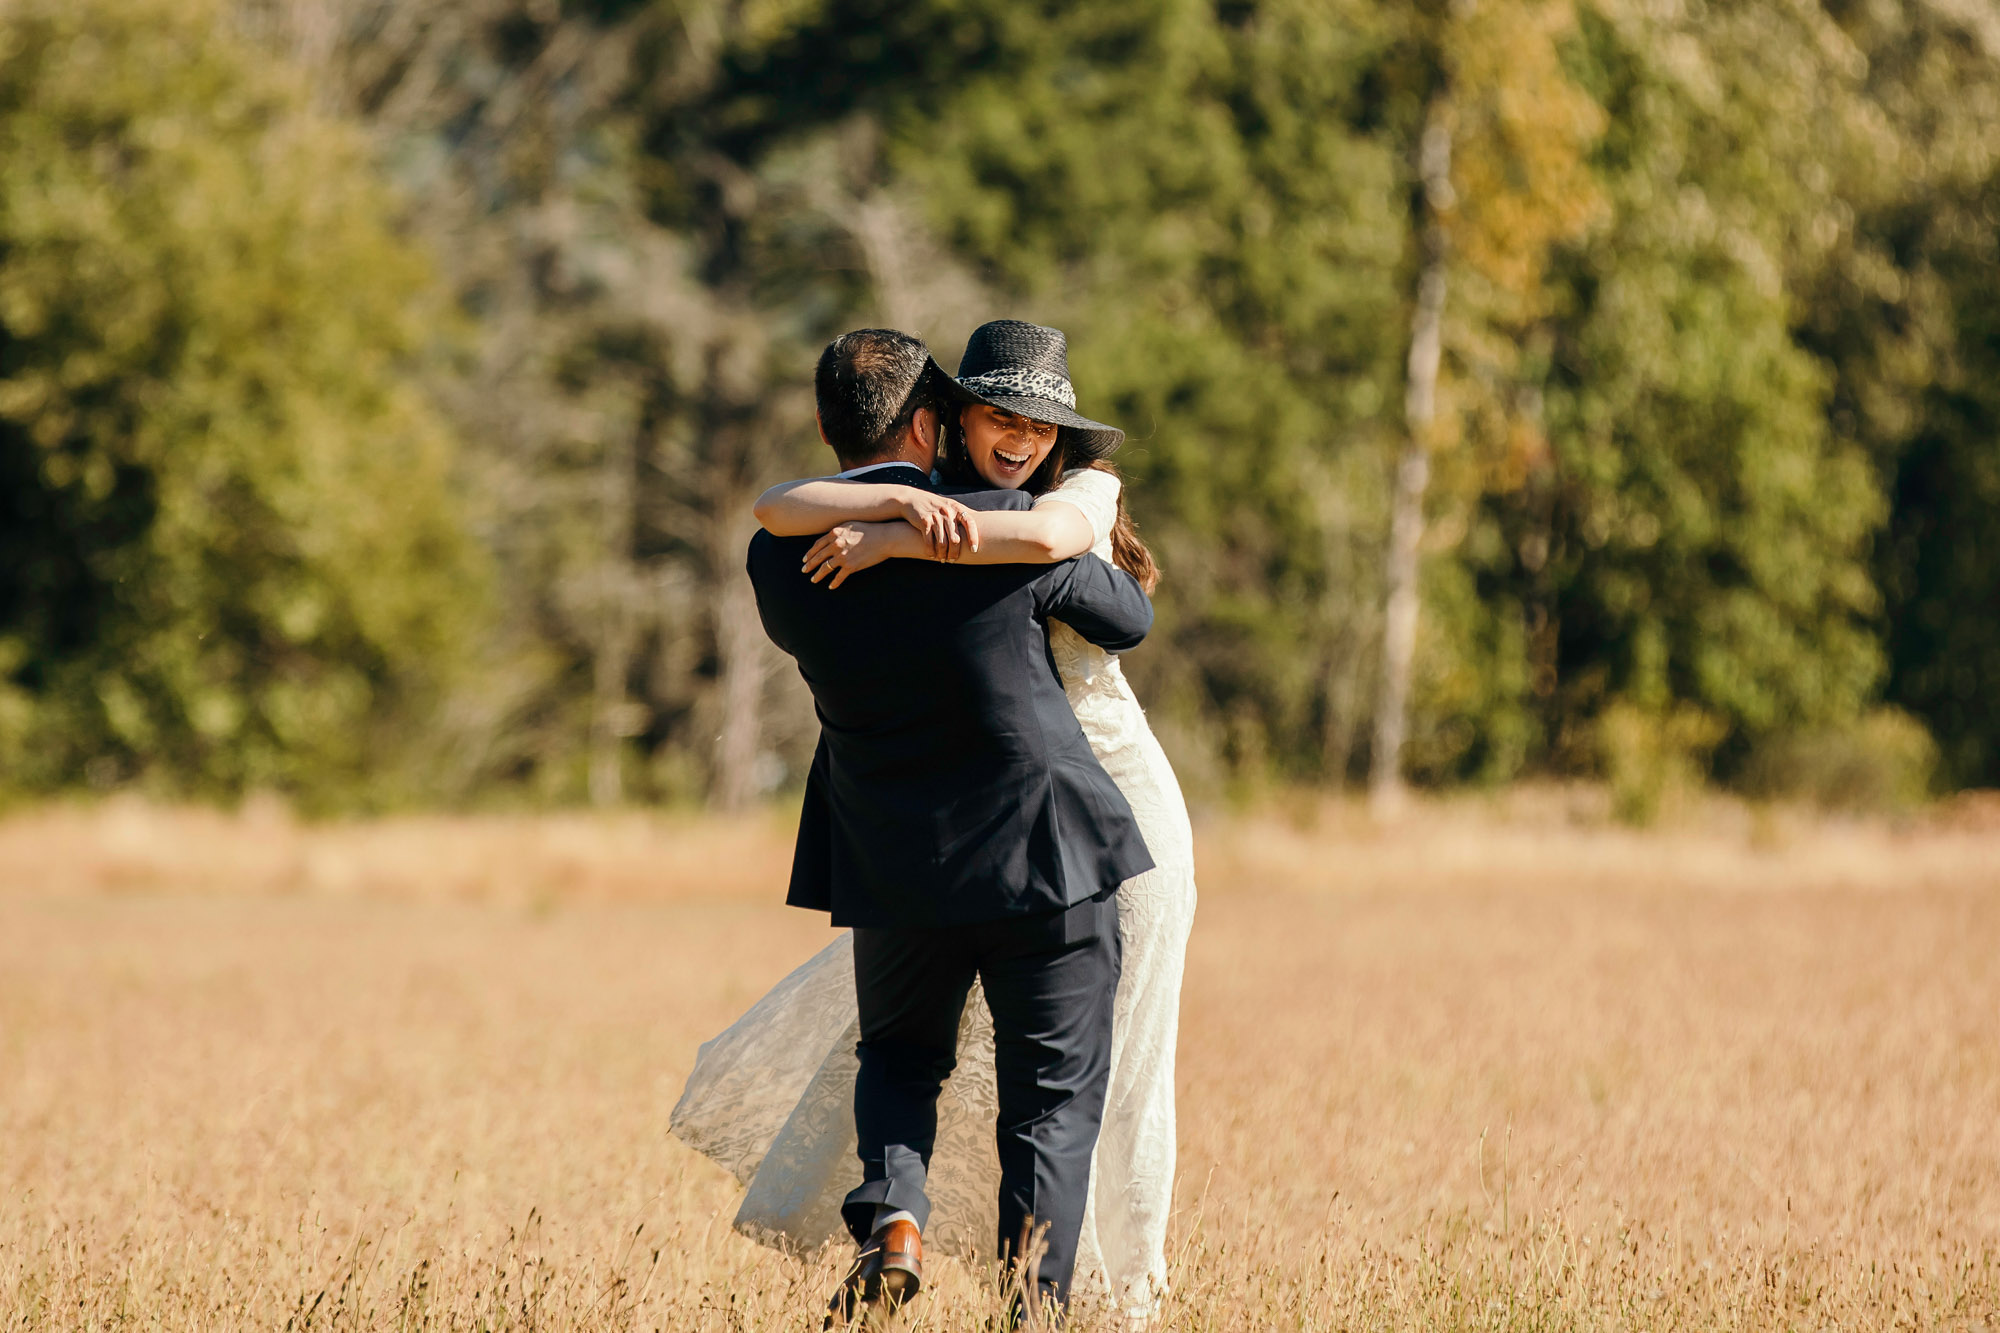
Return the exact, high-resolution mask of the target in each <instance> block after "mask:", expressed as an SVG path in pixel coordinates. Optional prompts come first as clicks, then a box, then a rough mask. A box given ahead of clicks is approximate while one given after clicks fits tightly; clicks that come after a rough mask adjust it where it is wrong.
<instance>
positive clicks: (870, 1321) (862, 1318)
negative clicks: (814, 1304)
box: [821, 1268, 924, 1329]
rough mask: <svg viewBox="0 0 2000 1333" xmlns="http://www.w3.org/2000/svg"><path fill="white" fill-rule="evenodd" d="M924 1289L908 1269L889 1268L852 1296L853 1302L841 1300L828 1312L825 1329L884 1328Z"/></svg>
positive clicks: (921, 1281) (922, 1284)
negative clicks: (886, 1323) (885, 1322)
mask: <svg viewBox="0 0 2000 1333" xmlns="http://www.w3.org/2000/svg"><path fill="white" fill-rule="evenodd" d="M923 1287H924V1280H923V1278H922V1277H921V1276H919V1275H918V1274H917V1273H915V1272H913V1271H911V1270H910V1269H907V1268H885V1269H883V1270H882V1271H881V1272H880V1273H878V1274H877V1275H876V1276H875V1278H874V1280H873V1281H871V1282H869V1283H868V1285H866V1286H864V1287H863V1288H862V1289H861V1290H860V1291H858V1292H854V1293H852V1294H851V1299H845V1300H838V1301H837V1303H836V1304H835V1306H834V1308H833V1309H831V1310H829V1311H827V1317H826V1322H825V1323H823V1324H822V1325H821V1327H822V1328H829V1329H840V1328H855V1327H859V1328H866V1329H873V1328H878V1327H883V1326H884V1322H883V1321H886V1320H890V1319H893V1318H894V1317H895V1316H896V1315H898V1314H900V1313H901V1312H902V1308H903V1306H905V1305H907V1304H908V1303H909V1302H910V1301H911V1299H913V1298H914V1297H915V1296H916V1294H917V1293H918V1292H919V1291H922V1290H923Z"/></svg>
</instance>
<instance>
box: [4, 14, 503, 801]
mask: <svg viewBox="0 0 2000 1333" xmlns="http://www.w3.org/2000/svg"><path fill="white" fill-rule="evenodd" d="M393 216H394V210H393V206H392V201H391V200H390V199H389V197H388V196H387V195H386V194H385V193H384V191H383V190H382V188H381V187H380V185H379V184H378V183H377V182H376V181H375V180H374V178H373V174H372V170H371V166H370V162H369V159H368V155H367V152H366V148H365V145H364V143H363V142H362V141H361V140H360V139H359V137H358V136H357V135H356V134H355V133H354V132H353V131H352V130H350V129H347V128H345V127H343V126H341V125H339V124H337V123H334V122H332V121H329V120H327V119H325V118H324V117H321V116H318V115H315V114H313V113H312V112H311V111H310V110H309V109H308V108H307V106H306V104H305V99H304V97H303V94H302V90H301V88H300V87H299V85H298V83H297V81H296V80H295V79H294V78H292V77H291V76H289V75H288V74H287V73H286V72H285V71H284V70H283V68H282V67H279V66H275V65H274V64H273V63H272V62H270V61H269V60H268V59H266V58H265V57H263V56H262V55H261V54H260V53H259V52H256V51H254V50H252V49H250V48H249V47H247V46H245V45H242V44H240V43H238V42H236V41H234V40H232V39H231V38H230V37H229V36H228V35H227V31H226V28H225V27H224V25H223V24H222V23H221V21H220V15H219V14H218V13H216V12H214V11H212V10H209V9H208V8H207V7H205V6H203V5H199V4H189V3H185V0H175V2H173V3H169V2H167V0H161V2H160V3H127V2H125V0H120V2H119V3H95V2H85V3H73V2H72V0H23V2H22V3H18V4H14V5H11V6H9V7H8V8H7V10H6V12H5V15H4V17H0V505H4V507H5V520H4V522H0V673H4V674H0V781H4V782H6V783H7V784H9V785H12V786H16V787H22V788H29V789H38V790H40V789H50V788H54V787H58V786H64V785H70V784H75V783H79V782H81V781H83V780H85V779H88V780H90V781H92V782H95V783H98V784H100V785H102V784H105V783H111V782H118V781H124V780H138V781H141V782H143V783H145V784H146V785H148V786H150V787H153V788H155V789H160V790H167V791H190V792H204V793H215V794H227V793H232V792H239V791H242V790H244V789H246V788H252V787H275V788H279V789H282V790H285V791H289V792H294V793H297V794H299V795H301V796H303V797H306V798H308V799H311V800H320V801H325V800H357V799H377V798H380V797H385V796H388V795H392V794H396V793H397V791H398V788H397V787H396V786H395V785H394V779H396V778H397V777H401V778H402V779H403V780H404V783H405V785H404V786H403V787H402V788H401V792H402V793H403V794H418V793H419V792H421V794H425V795H429V794H431V793H430V792H429V791H428V790H423V789H422V788H421V787H420V786H419V785H418V784H420V783H422V782H423V781H424V780H425V775H426V774H430V775H433V776H434V775H435V773H436V771H437V770H436V769H435V768H433V767H431V765H432V762H433V761H434V760H436V759H437V755H436V754H435V753H428V754H427V753H426V751H431V750H434V748H435V747H438V746H440V745H441V744H442V742H443V741H444V740H445V739H446V738H448V736H449V733H450V728H449V726H448V725H446V724H444V723H442V722H441V720H440V719H439V717H438V716H437V714H436V712H435V711H434V710H436V709H437V708H438V707H439V706H440V705H441V703H442V701H443V699H444V697H445V691H446V690H447V688H448V686H449V685H450V683H451V681H452V673H453V664H454V662H455V661H457V660H458V658H459V655H460V654H461V652H462V650H463V648H464V646H465V644H466V643H467V641H468V639H469V637H470V631H471V629H472V628H473V627H474V625H475V624H476V619H475V618H476V616H477V614H478V608H479V606H480V604H481V601H482V597H483V594H484V587H483V585H482V583H481V581H480V573H479V571H480V566H479V564H478V562H477V561H476V560H474V559H473V558H472V555H471V552H470V549H469V547H468V545H467V543H466V541H465V540H464V538H463V536H462V534H461V530H460V527H459V524H458V521H457V518H456V515H455V513H454V508H453V504H452V501H451V495H452V484H453V479H452V477H451V467H452V448H451V438H450V436H449V434H448V433H447V432H446V430H445V429H444V427H443V426H442V425H441V423H440V422H439V420H438V418H437V417H436V415H435V414H434V413H433V412H432V411H431V410H430V409H429V408H428V407H427V405H426V403H425V400H424V398H423V396H422V395H421V393H420V392H419V391H418V389H417V387H416V386H415V384H414V382H413V370H412V367H413V363H414V362H415V361H416V360H417V359H418V358H420V357H421V356H422V355H423V354H425V353H426V351H427V348H426V341H427V339H428V338H429V337H430V336H431V331H432V330H433V329H435V328H437V327H439V326H440V316H441V312H440V311H439V310H438V309H437V307H436V305H435V303H434V302H433V300H432V292H431V288H430V285H429V282H428V276H427V273H426V269H425V266H424V265H423V264H422V263H421V262H420V260H419V258H418V257H417V255H416V254H415V253H414V252H413V251H412V250H411V249H410V248H409V247H408V246H407V245H405V244H404V243H402V242H401V241H399V240H398V239H397V237H396V235H395V233H394V230H393V228H392V225H391V224H392V219H393Z"/></svg>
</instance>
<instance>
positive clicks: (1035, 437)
mask: <svg viewBox="0 0 2000 1333" xmlns="http://www.w3.org/2000/svg"><path fill="white" fill-rule="evenodd" d="M959 425H960V426H961V427H963V428H964V431H965V456H966V459H967V461H969V462H970V463H971V464H972V470H973V471H975V472H977V473H978V474H979V475H980V476H981V477H983V478H985V480H986V483H987V485H989V486H994V487H998V488H999V489H1001V490H1003V491H1011V490H1015V489H1017V488H1018V487H1020V485H1021V484H1022V483H1023V482H1025V481H1027V479H1028V478H1029V477H1032V476H1034V475H1035V469H1036V468H1038V467H1040V466H1041V465H1042V460H1043V459H1045V458H1047V457H1048V456H1049V450H1051V449H1053V448H1055V447H1056V428H1055V427H1054V426H1051V425H1049V424H1048V423H1047V422H1045V421H1031V420H1029V419H1028V418H1027V417H1024V416H1019V415H1016V414H1015V413H1013V412H1009V411H1007V410H1006V409H1005V408H1001V407H988V406H986V405H984V404H980V403H975V404H974V405H972V406H971V407H968V408H966V409H965V411H964V412H963V413H962V414H961V415H960V417H959Z"/></svg>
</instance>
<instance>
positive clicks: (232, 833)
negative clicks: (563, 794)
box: [0, 793, 2000, 1333]
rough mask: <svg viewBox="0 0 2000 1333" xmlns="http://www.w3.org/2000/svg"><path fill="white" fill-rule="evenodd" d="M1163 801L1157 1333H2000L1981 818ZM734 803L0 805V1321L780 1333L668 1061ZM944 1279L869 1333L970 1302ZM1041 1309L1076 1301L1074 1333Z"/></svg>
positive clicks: (785, 1297)
mask: <svg viewBox="0 0 2000 1333" xmlns="http://www.w3.org/2000/svg"><path fill="white" fill-rule="evenodd" d="M1587 807H1588V802H1587V801H1580V798H1576V797H1573V796H1570V795H1565V794H1561V793H1556V794H1545V795H1543V796H1541V797H1533V796H1523V797H1518V798H1514V799H1512V800H1511V801H1510V803H1508V804H1507V805H1506V806H1504V807H1498V806H1493V805H1489V804H1482V803H1476V802H1468V803H1461V804H1454V805H1451V806H1439V807H1432V808H1428V809H1424V810H1421V811H1419V812H1417V813H1415V814H1413V815H1412V816H1411V817H1410V818H1409V820H1408V821H1406V822H1405V823H1404V824H1402V825H1401V826H1399V827H1396V828H1392V829H1387V830H1378V829H1374V828H1372V827H1370V826H1369V825H1367V824H1366V823H1365V822H1364V821H1362V820H1360V819H1359V818H1358V817H1356V816H1355V815H1353V814H1352V813H1350V812H1348V811H1346V810H1344V809H1342V808H1340V807H1320V806H1313V805H1309V804H1304V803H1300V804H1298V805H1296V806H1295V807H1293V808H1289V809H1286V810H1283V811H1276V812H1273V813H1269V814H1266V815H1263V816H1258V817H1254V818H1253V817H1239V818H1232V819H1224V820H1217V821H1213V822H1211V823H1209V824H1207V825H1205V826H1204V827H1203V828H1202V829H1201V830H1200V837H1201V841H1202V854H1203V875H1202V891H1203V899H1202V906H1201V915H1200V918H1199V921H1198V924H1197V928H1196V934H1195V939H1194V944H1193V949H1192V955H1191V959H1190V966H1189V971H1188V983H1187V992H1186V998H1185V1008H1184V1016H1185V1018H1184V1022H1185V1026H1184V1030H1183V1039H1182V1048H1181V1077H1180V1087H1181V1115H1182V1118H1181V1142H1182V1180H1181V1199H1182V1202H1183V1205H1184V1207H1183V1211H1182V1214H1181V1221H1180V1224H1179V1226H1178V1229H1177V1259H1176V1275H1177V1283H1178V1286H1177V1290H1176V1293H1175V1296H1174V1299H1173V1303H1172V1305H1171V1308H1170V1310H1169V1315H1168V1320H1167V1326H1168V1327H1170V1328H1173V1329H1189V1330H1193V1329H1203V1330H1208V1329H1217V1330H1220V1329H1315V1330H1317V1329H1329V1330H1330V1329H1515V1328H1519V1329H1551V1330H1553V1329H1600V1328H1604V1329H1710V1328H1718V1329H1725V1328H1726V1329H1873V1328H1882V1329H1888V1328H1948V1329H1964V1330H1975V1329H1977V1330H1989V1329H2000V830H1995V829H1994V828H1993V827H1991V825H1992V824H1993V823H1994V822H1995V821H1993V820H1991V819H1990V818H1988V819H1984V820H1982V819H1980V818H1977V817H1976V816H1977V815H1978V813H1979V811H1978V809H1976V808H1967V809H1966V810H1963V811H1959V812H1950V811H1948V812H1945V813H1943V814H1940V815H1937V816H1932V817H1929V818H1926V819H1925V820H1923V821H1921V822H1917V823H1913V824H1909V825H1906V826H1901V827H1891V826H1885V825H1873V824H1856V825H1834V824H1816V823H1812V822H1810V821H1805V820H1803V819H1799V820H1787V819H1785V818H1782V817H1777V816H1771V815H1763V816H1757V815H1753V814H1750V813H1746V812H1742V811H1730V810H1723V811H1720V812H1719V813H1717V814H1716V815H1715V816H1714V817H1713V818H1711V819H1709V820H1707V821H1705V822H1704V823H1702V824H1701V825H1700V826H1699V827H1688V828H1682V829H1678V830H1668V831H1664V832H1656V833H1652V834H1646V835H1639V834H1633V833H1629V832H1625V831H1621V830H1617V829H1613V828H1609V827H1606V826H1605V825H1603V824H1602V823H1601V822H1599V821H1598V820H1597V819H1596V818H1595V817H1594V815H1593V814H1592V812H1591V811H1590V810H1589V809H1588V808H1587ZM788 852H789V845H788V833H787V830H786V828H785V825H784V821H783V819H782V818H780V817H777V816H771V817H760V818H757V819H752V820H747V821H742V822H737V823H727V824H725V823H697V822H690V821H682V820H674V819H669V818H645V817H639V816H624V817H615V818H592V817H584V816H574V817H550V818H542V819H534V820H513V821H510V820H503V819H499V818H491V819H407V820H394V821H385V822H376V823H366V824H355V825H329V826H311V825H301V824H297V823H294V822H293V821H291V820H290V819H288V818H287V817H285V816H284V814H283V813H282V812H281V811H278V810H275V809H270V808H262V807H254V806H253V807H252V808H250V809H248V810H246V811H245V812H243V813H241V814H238V815H219V814H209V813H198V812H166V811H158V810H154V809H149V808H147V807H145V806H140V805H129V804H119V803H113V804H108V805H101V806H96V807H88V808H86V807H75V808H53V809H43V810H34V811H25V812H18V813H16V814H14V815H12V816H10V817H8V818H6V819H4V820H0V1327H5V1328H10V1329H42V1328H57V1329H71V1328H75V1329H98V1328H113V1327H133V1328H159V1329H174V1330H181V1329H188V1330H193V1329H250V1328H256V1329H271V1330H277V1329H291V1330H306V1329H328V1330H331V1329H349V1328H352V1329H364V1328H365V1329H397V1330H406V1329H420V1328H451V1329H473V1328H482V1329H502V1328H506V1329H515V1328H518V1329H529V1328H535V1329H549V1330H567V1329H593V1330H595V1329H607V1330H608V1329H625V1328H647V1329H665V1330H716V1331H717V1333H722V1331H723V1330H765V1329H769V1330H780V1329H783V1330H803V1329H806V1328H808V1327H816V1326H817V1319H816V1311H817V1308H818V1307H819V1304H820V1301H821V1299H822V1298H823V1293H824V1290H825V1288H827V1287H828V1286H829V1284H830V1281H831V1279H832V1276H833V1271H834V1268H835V1265H836V1264H837V1263H838V1262H839V1261H840V1259H841V1257H842V1256H838V1255H833V1254H829V1255H826V1256H824V1257H823V1259H822V1260H821V1262H820V1263H818V1264H817V1265H803V1264H800V1263H797V1262H795V1261H792V1260H788V1259H785V1258H782V1257H780V1256H778V1255H775V1254H773V1253H770V1252H767V1251H764V1250H761V1249H759V1248H757V1247H756V1246H754V1245H751V1244H750V1243H748V1242H746V1241H744V1240H742V1239H740V1238H738V1237H736V1236H735V1235H734V1234H732V1233H731V1232H730V1230H729V1225H728V1222H729V1217H730V1215H731V1213H732V1211H733V1209H734V1206H735V1200H736V1196H737V1190H736V1187H735V1186H734V1184H733V1183H732V1182H730V1181H729V1180H728V1179H727V1178H726V1177H725V1176H724V1175H723V1174H722V1173H721V1172H720V1171H719V1170H716V1169H715V1168H713V1167H712V1166H710V1165H709V1164H708V1163H707V1162H706V1161H704V1160H702V1159H700V1158H697V1157H696V1156H695V1155H693V1154H692V1153H690V1152H689V1151H687V1150H686V1149H684V1148H683V1147H681V1146H680V1145H679V1144H677V1143H675V1142H674V1141H672V1140H671V1139H670V1138H668V1136H667V1134H666V1132H665V1126H666V1118H667V1111H668V1109H669V1108H670V1107H671V1105H672V1103H673V1101H674V1099H675V1097H676V1095H677V1094H678V1091H679V1087H680V1082H681V1079H682V1078H683V1077H684V1076H685V1074H686V1071H687V1069H688V1067H689V1065H690V1064H691V1062H692V1059H693V1056H694V1049H695V1046H696V1044H697V1043H698V1042H700V1041H701V1040H703V1039H705V1038H706V1037H708V1036H710V1035H713V1033H714V1032H716V1031H717V1030H719V1029H720V1028H721V1027H723V1026H724V1025H725V1024H726V1023H728V1022H729V1021H730V1020H731V1019H732V1018H734V1017H735V1016H736V1014H737V1013H738V1012H739V1011H740V1010H741V1009H743V1008H744V1007H745V1006H746V1005H747V1004H748V1003H749V1002H750V1001H751V1000H752V999H753V998H755V997H756V996H757V995H758V994H759V993H760V992H761V991H762V990H763V989H764V988H765V987H766V986H767V985H768V984H769V983H770V982H772V981H773V980H775V979H776V978H777V977H779V976H780V975H782V974H783V973H784V972H785V971H786V970H788V969H789V968H790V967H791V966H792V965H793V964H795V963H796V962H798V961H799V960H801V959H803V958H804V957H806V956H807V955H808V954H809V953H810V952H811V951H812V950H813V949H815V948H816V947H818V946H819V945H820V944H821V943H822V942H823V941H824V940H825V939H826V938H827V931H826V930H825V928H824V927H823V926H821V925H820V924H818V923H817V922H816V921H815V920H814V919H812V918H810V917H807V916H805V915H804V914H800V913H792V912H787V911H786V910H785V909H783V908H782V907H780V906H778V905H777V900H778V897H779V885H780V883H781V877H782V872H783V869H784V866H785V864H786V860H787V857H788ZM986 1308H987V1307H986V1305H985V1304H984V1296H983V1293H982V1290H981V1289H980V1287H979V1286H978V1284H977V1283H976V1281H975V1280H974V1278H973V1277H972V1275H969V1274H966V1273H964V1272H963V1271H961V1270H957V1269H956V1268H953V1269H951V1270H950V1271H947V1272H946V1273H945V1274H944V1276H943V1278H942V1279H941V1280H940V1281H939V1282H937V1283H936V1284H935V1290H934V1291H933V1292H932V1293H931V1294H929V1295H927V1296H925V1297H924V1298H923V1300H922V1302H921V1304H920V1305H919V1306H918V1307H917V1309H916V1310H915V1311H914V1312H913V1315H912V1317H911V1318H910V1319H908V1320H907V1321H906V1326H907V1327H909V1328H912V1329H924V1330H953V1329H966V1330H970V1329H976V1328H980V1327H982V1326H983V1319H984V1315H985V1310H986ZM1080 1322H1081V1323H1082V1324H1083V1325H1084V1326H1086V1327H1089V1326H1090V1321H1089V1320H1088V1319H1087V1318H1086V1319H1085V1320H1082V1321H1080Z"/></svg>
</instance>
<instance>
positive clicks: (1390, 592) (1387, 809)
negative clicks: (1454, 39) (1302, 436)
mask: <svg viewBox="0 0 2000 1333" xmlns="http://www.w3.org/2000/svg"><path fill="white" fill-rule="evenodd" d="M1445 114H1446V107H1445V97H1444V94H1443V93H1442V92H1439V93H1436V94H1434V95H1433V96H1432V98H1431V104H1430V108H1429V111H1428V113H1427V114H1426V116H1425V124H1424V137H1423V142H1422V144H1421V146H1420V147H1419V149H1418V153H1417V169H1418V174H1419V177H1420V179H1421V181H1422V184H1423V190H1422V202H1421V204H1420V205H1419V208H1420V210H1421V214H1422V226H1421V230H1420V233H1419V234H1420V236H1421V238H1422V244H1423V254H1424V265H1423V270H1422V272H1421V273H1420V274H1419V275H1418V278H1417V303H1416V310H1415V312H1414V313H1413V314H1412V316H1411V319H1410V358H1409V366H1408V371H1407V375H1408V379H1407V383H1406V385H1405V387H1404V392H1403V419H1404V424H1405V427H1406V428H1407V431H1408V438H1407V439H1406V440H1405V441H1404V444H1403V455H1402V458H1401V459H1400V460H1398V462H1397V464H1396V483H1395V496H1394V501H1393V507H1392V509H1391V511H1390V522H1389V558H1388V562H1387V566H1388V567H1387V571H1386V573H1387V577H1386V583H1387V595H1386V598H1385V603H1384V606H1383V615H1382V677H1381V682H1380V685H1379V690H1380V693H1379V694H1377V696H1376V705H1375V744H1374V752H1373V754H1372V756H1371V758H1372V761H1373V766H1372V771H1371V773H1370V775H1369V784H1368V785H1369V799H1370V803H1371V804H1372V806H1373V807H1374V810H1375V812H1376V813H1377V814H1378V815H1390V814H1394V813H1395V812H1396V810H1397V809H1398V808H1399V807H1400V806H1401V805H1402V804H1403V801H1404V798H1405V795H1406V792H1405V788H1404V784H1403V741H1404V738H1405V736H1406V735H1407V733H1408V730H1409V711H1410V668H1411V663H1412V662H1413V661H1414V659H1415V657H1416V649H1417V613H1418V610H1419V591H1418V579H1419V576H1420V574H1421V569H1420V564H1421V561H1420V559H1419V557H1420V554H1421V549H1422V546H1423V540H1424V492H1425V490H1426V489H1427V488H1428V487H1429V485H1430V478H1431V459H1430V447H1431V436H1432V430H1433V426H1434V424H1435V422H1436V419H1437V380H1438V363H1439V361H1440V360H1441V358H1442V354H1443V347H1444V298H1445V272H1446V264H1447V262H1448V261H1449V258H1450V256H1449V243H1448V238H1447V236H1446V234H1445V227H1444V213H1445V211H1446V210H1447V209H1449V208H1450V207H1451V205H1452V202H1453V196H1452V190H1451V130H1450V128H1449V126H1448V125H1447V123H1446V120H1445Z"/></svg>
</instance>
